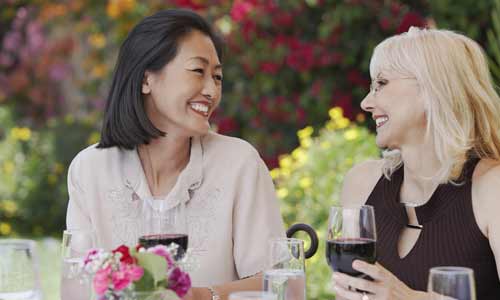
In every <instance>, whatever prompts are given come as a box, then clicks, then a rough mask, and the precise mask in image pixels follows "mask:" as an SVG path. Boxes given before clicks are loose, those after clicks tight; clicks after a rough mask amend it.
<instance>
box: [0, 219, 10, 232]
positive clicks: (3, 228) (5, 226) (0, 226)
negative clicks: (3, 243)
mask: <svg viewBox="0 0 500 300" xmlns="http://www.w3.org/2000/svg"><path fill="white" fill-rule="evenodd" d="M11 232H12V227H11V226H10V224H9V223H5V222H1V223H0V235H9V234H10V233H11Z"/></svg>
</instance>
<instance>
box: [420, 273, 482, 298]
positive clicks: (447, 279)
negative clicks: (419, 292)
mask: <svg viewBox="0 0 500 300" xmlns="http://www.w3.org/2000/svg"><path fill="white" fill-rule="evenodd" d="M427 291H428V292H430V293H431V294H432V299H433V300H452V299H454V300H476V287H475V283H474V271H473V270H472V269H469V268H463V267H434V268H432V269H431V270H430V271H429V284H428V287H427Z"/></svg>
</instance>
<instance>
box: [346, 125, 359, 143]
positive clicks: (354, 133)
mask: <svg viewBox="0 0 500 300" xmlns="http://www.w3.org/2000/svg"><path fill="white" fill-rule="evenodd" d="M358 136H359V132H358V130H357V129H355V128H352V129H349V130H347V131H346V132H344V138H345V139H346V140H348V141H352V140H355V139H357V138H358Z"/></svg>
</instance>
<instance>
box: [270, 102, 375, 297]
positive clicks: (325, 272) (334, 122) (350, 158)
mask: <svg viewBox="0 0 500 300" xmlns="http://www.w3.org/2000/svg"><path fill="white" fill-rule="evenodd" d="M328 114H329V116H330V119H329V120H328V121H327V122H326V124H325V126H324V127H323V128H322V129H321V130H319V131H318V132H315V130H314V129H313V128H312V127H311V126H307V127H305V128H304V129H301V130H299V131H298V133H297V137H298V139H299V141H300V146H299V147H298V148H296V149H295V150H293V151H292V152H291V153H290V154H286V155H283V156H281V157H280V160H279V168H276V169H273V170H272V171H271V176H272V177H273V178H274V180H275V182H276V188H277V192H278V197H279V199H280V202H281V203H280V207H281V212H282V215H283V217H284V219H285V223H286V224H287V225H288V226H290V225H291V224H293V223H297V222H303V223H308V224H311V225H312V226H313V227H314V228H315V229H316V230H317V233H318V236H319V239H320V247H319V249H318V253H316V255H315V256H313V257H312V258H310V259H308V260H307V261H306V264H307V267H306V272H307V282H308V284H307V295H308V298H310V299H317V300H323V299H324V300H326V299H331V298H332V297H331V294H330V292H329V282H330V276H331V271H330V270H329V267H328V265H327V263H326V258H325V251H324V250H325V245H324V244H323V243H324V241H325V238H326V227H327V222H328V213H329V207H330V206H332V205H334V204H336V203H338V201H339V195H340V190H341V186H342V181H343V178H344V174H346V173H347V171H348V170H349V169H350V168H351V167H352V166H353V165H354V164H356V163H359V162H361V161H365V160H367V159H373V158H377V157H379V150H378V148H377V147H376V145H375V136H374V135H373V134H372V133H371V132H370V131H369V130H368V129H366V128H364V127H363V126H360V125H358V124H356V123H353V122H350V121H349V119H347V118H346V117H345V116H344V115H343V113H342V109H341V108H339V107H335V108H333V109H330V110H329V112H328ZM299 237H300V236H299ZM304 238H306V236H304ZM306 241H307V239H306ZM307 247H308V245H306V248H307Z"/></svg>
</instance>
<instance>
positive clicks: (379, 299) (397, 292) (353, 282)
mask: <svg viewBox="0 0 500 300" xmlns="http://www.w3.org/2000/svg"><path fill="white" fill-rule="evenodd" d="M352 267H353V268H354V269H355V270H357V271H359V272H362V273H364V274H366V275H368V276H370V277H371V278H373V279H374V280H373V281H369V280H366V279H363V278H357V277H352V276H349V275H346V274H342V273H339V272H334V273H333V277H332V280H333V285H334V290H335V292H336V296H339V297H340V298H341V299H348V300H418V299H428V298H429V297H428V294H427V293H425V292H420V291H415V290H412V289H410V288H409V287H408V286H407V285H406V284H404V283H403V282H402V281H401V280H399V279H398V278H397V277H396V276H394V275H393V274H392V273H391V272H389V271H388V270H386V269H385V268H384V267H382V266H381V265H380V264H378V263H376V264H373V265H372V264H369V263H366V262H364V261H361V260H356V261H354V262H353V264H352ZM356 289H358V290H363V291H367V292H369V293H371V294H368V293H362V292H356Z"/></svg>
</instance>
